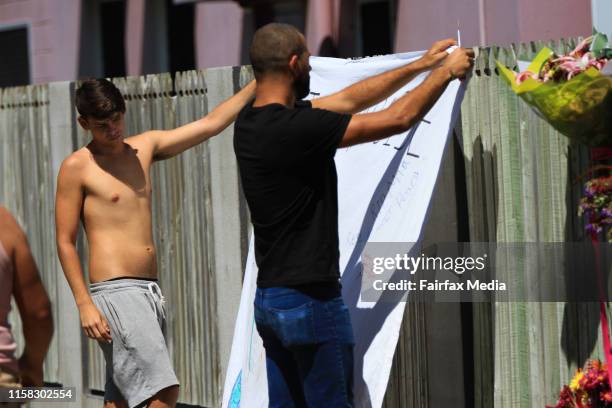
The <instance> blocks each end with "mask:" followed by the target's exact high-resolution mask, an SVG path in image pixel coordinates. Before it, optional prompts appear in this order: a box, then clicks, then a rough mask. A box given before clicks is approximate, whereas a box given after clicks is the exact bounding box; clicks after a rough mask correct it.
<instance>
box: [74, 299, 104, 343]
mask: <svg viewBox="0 0 612 408" xmlns="http://www.w3.org/2000/svg"><path fill="white" fill-rule="evenodd" d="M79 315H80V317H81V327H82V328H83V331H84V332H85V334H86V335H87V337H89V338H92V339H94V340H98V341H103V342H106V343H110V342H111V340H112V339H111V333H110V328H109V326H108V322H107V321H106V319H105V318H104V316H102V313H100V311H99V310H98V308H97V307H96V305H94V304H93V303H87V304H84V305H82V306H79Z"/></svg>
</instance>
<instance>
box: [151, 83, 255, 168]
mask: <svg viewBox="0 0 612 408" xmlns="http://www.w3.org/2000/svg"><path fill="white" fill-rule="evenodd" d="M254 96H255V81H254V80H253V81H251V82H250V83H249V84H248V85H247V86H245V87H244V88H242V89H241V90H240V91H239V92H238V93H236V94H235V95H234V96H232V97H231V98H229V99H227V100H226V101H224V102H223V103H221V104H220V105H219V106H217V107H216V108H215V109H214V110H213V111H212V112H210V113H208V114H207V115H206V116H204V117H203V118H201V119H199V120H196V121H194V122H191V123H188V124H186V125H184V126H181V127H178V128H176V129H172V130H154V131H150V132H146V133H144V134H143V136H146V137H147V138H150V139H151V141H152V142H153V158H154V159H155V160H165V159H168V158H170V157H173V156H176V155H177V154H179V153H182V152H184V151H185V150H187V149H189V148H191V147H193V146H195V145H197V144H200V143H202V142H204V141H205V140H207V139H210V138H211V137H213V136H215V135H218V134H219V133H221V132H222V131H223V130H224V129H225V128H226V127H228V126H229V125H230V124H231V123H232V122H233V121H234V120H236V116H238V113H239V112H240V110H241V109H242V108H243V107H244V105H246V104H247V102H249V101H250V100H251V99H252V98H253V97H254Z"/></svg>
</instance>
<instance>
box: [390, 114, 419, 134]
mask: <svg viewBox="0 0 612 408" xmlns="http://www.w3.org/2000/svg"><path fill="white" fill-rule="evenodd" d="M390 122H391V127H392V131H393V134H397V133H403V132H406V131H407V130H408V129H410V128H411V127H413V126H414V124H415V123H416V122H417V115H416V113H414V112H401V113H399V114H395V115H393V118H392V119H391V121H390Z"/></svg>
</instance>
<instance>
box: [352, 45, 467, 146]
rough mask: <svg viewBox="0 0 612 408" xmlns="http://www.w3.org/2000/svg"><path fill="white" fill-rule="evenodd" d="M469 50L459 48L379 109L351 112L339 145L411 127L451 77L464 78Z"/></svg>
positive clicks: (362, 140)
mask: <svg viewBox="0 0 612 408" xmlns="http://www.w3.org/2000/svg"><path fill="white" fill-rule="evenodd" d="M473 55H474V53H473V51H471V50H469V51H468V50H466V49H459V50H456V51H455V52H453V54H452V58H449V59H448V60H447V61H445V64H444V65H443V66H441V67H439V68H436V69H435V70H433V71H432V72H431V74H430V75H429V76H428V77H427V79H425V81H423V83H421V84H420V85H419V86H417V87H416V88H415V89H413V90H412V91H411V92H408V93H407V94H406V95H404V96H403V97H401V98H400V99H398V100H397V101H396V102H395V103H393V104H392V105H391V106H390V107H388V108H387V109H385V110H382V111H380V112H374V113H367V114H362V115H354V116H353V117H352V118H351V121H350V122H349V125H348V127H347V129H346V131H345V133H344V137H343V138H342V141H341V142H340V147H346V146H352V145H356V144H360V143H366V142H371V141H374V140H379V139H384V138H386V137H389V136H391V135H394V134H397V133H401V132H403V131H406V130H408V129H410V128H411V127H412V126H413V125H414V124H415V123H417V122H418V121H420V120H421V119H422V118H423V117H424V116H425V114H426V113H427V112H428V111H429V110H430V109H431V108H432V106H433V105H434V104H435V103H436V101H437V100H438V98H439V97H440V95H442V93H443V92H444V90H445V89H446V86H447V85H448V83H449V82H450V81H451V80H452V79H453V78H454V77H460V78H461V77H464V76H465V75H466V74H467V72H468V70H469V69H471V67H472V61H471V58H472V57H473Z"/></svg>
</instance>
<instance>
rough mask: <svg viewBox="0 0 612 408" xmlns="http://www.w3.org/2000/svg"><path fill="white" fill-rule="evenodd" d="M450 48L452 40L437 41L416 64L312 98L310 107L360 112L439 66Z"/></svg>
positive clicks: (343, 111) (453, 42)
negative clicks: (419, 75)
mask: <svg viewBox="0 0 612 408" xmlns="http://www.w3.org/2000/svg"><path fill="white" fill-rule="evenodd" d="M451 45H455V40H453V39H447V40H442V41H438V42H436V43H435V44H434V45H433V46H432V47H431V48H430V49H429V51H427V53H426V54H425V55H424V56H423V57H422V58H420V59H418V60H417V61H414V62H412V63H410V64H407V65H404V66H402V67H399V68H396V69H393V70H390V71H387V72H383V73H382V74H378V75H375V76H373V77H370V78H367V79H364V80H363V81H359V82H357V83H356V84H353V85H351V86H349V87H347V88H345V89H343V90H342V91H340V92H337V93H335V94H332V95H329V96H325V97H322V98H318V99H313V100H312V107H313V108H321V109H327V110H331V111H333V112H338V113H357V112H361V111H362V110H364V109H367V108H369V107H370V106H373V105H375V104H377V103H379V102H381V101H383V100H385V99H386V98H388V97H389V96H391V95H393V94H394V93H395V92H396V91H397V90H398V89H400V88H401V87H402V86H404V85H406V84H407V83H408V82H410V81H411V80H412V79H414V77H416V76H417V75H418V74H420V73H422V72H425V71H428V70H430V69H432V68H433V67H435V66H436V65H438V64H439V63H440V62H441V61H442V60H444V59H445V58H446V57H447V55H448V54H447V53H446V51H445V50H446V49H447V48H448V47H450V46H451Z"/></svg>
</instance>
